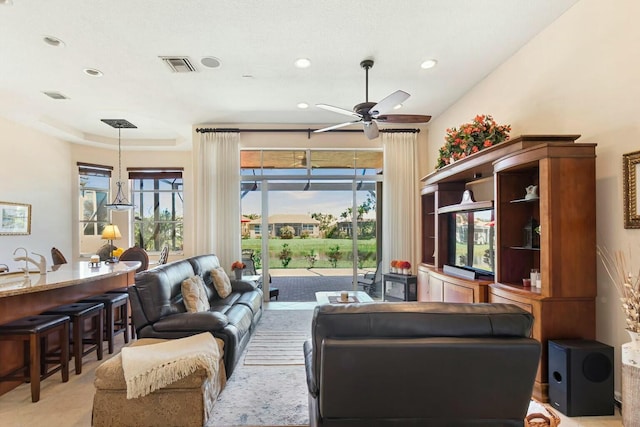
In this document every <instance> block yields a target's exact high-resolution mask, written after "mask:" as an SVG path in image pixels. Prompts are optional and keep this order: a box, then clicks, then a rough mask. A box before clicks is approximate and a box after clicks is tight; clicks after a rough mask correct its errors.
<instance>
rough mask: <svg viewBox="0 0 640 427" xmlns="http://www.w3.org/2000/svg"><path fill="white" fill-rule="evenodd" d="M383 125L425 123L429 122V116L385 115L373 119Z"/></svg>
mask: <svg viewBox="0 0 640 427" xmlns="http://www.w3.org/2000/svg"><path fill="white" fill-rule="evenodd" d="M375 119H376V120H377V121H379V122H383V123H427V122H428V121H429V120H431V116H422V115H420V114H386V115H384V116H378V117H376V118H375Z"/></svg>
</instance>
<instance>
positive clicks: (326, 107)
mask: <svg viewBox="0 0 640 427" xmlns="http://www.w3.org/2000/svg"><path fill="white" fill-rule="evenodd" d="M316 107H318V108H322V109H323V110H327V111H333V112H334V113H338V114H344V115H346V116H352V117H358V118H361V117H362V116H361V115H360V114H358V113H355V112H353V111H351V110H345V109H344V108H340V107H334V106H333V105H327V104H316Z"/></svg>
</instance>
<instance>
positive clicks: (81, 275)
mask: <svg viewBox="0 0 640 427" xmlns="http://www.w3.org/2000/svg"><path fill="white" fill-rule="evenodd" d="M56 267H57V269H56V270H55V271H49V272H47V273H46V274H44V275H41V274H39V273H38V272H30V273H29V277H28V278H27V277H24V273H22V272H19V273H10V274H3V275H0V324H2V323H6V322H10V321H12V320H16V319H19V318H21V317H25V316H32V315H35V314H40V313H42V312H43V311H46V310H49V309H51V308H54V307H58V306H60V305H64V304H71V303H74V302H77V301H79V300H81V299H83V298H87V297H89V296H92V295H98V294H102V293H104V292H107V291H109V290H112V289H117V288H123V287H126V286H129V285H132V284H134V278H135V273H136V269H137V268H138V267H140V262H139V261H120V262H118V263H114V264H104V263H101V264H100V266H99V267H96V268H92V267H90V266H89V263H88V262H87V261H82V262H75V263H69V264H62V265H60V266H56ZM86 357H91V356H86ZM94 357H95V356H94ZM22 362H23V349H22V346H21V345H19V344H18V343H14V342H6V341H4V342H0V375H4V374H6V373H8V372H11V370H13V369H15V368H16V367H19V366H21V364H22ZM19 384H20V383H19V382H15V383H13V382H2V383H0V395H2V394H4V393H6V392H7V391H9V390H11V389H13V388H15V387H17V386H18V385H19Z"/></svg>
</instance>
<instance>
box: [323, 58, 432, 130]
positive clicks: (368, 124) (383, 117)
mask: <svg viewBox="0 0 640 427" xmlns="http://www.w3.org/2000/svg"><path fill="white" fill-rule="evenodd" d="M360 66H361V67H362V68H364V70H365V75H366V81H365V99H366V100H365V102H362V103H360V104H358V105H356V106H355V107H353V111H349V110H346V109H344V108H340V107H334V106H332V105H327V104H316V107H319V108H322V109H323V110H327V111H333V112H334V113H338V114H345V115H347V116H351V117H355V118H356V119H357V120H352V121H350V122H345V123H340V124H337V125H333V126H329V127H326V128H322V129H317V130H314V132H316V133H318V132H326V131H328V130H333V129H338V128H341V127H344V126H349V125H352V124H355V123H360V122H362V124H363V125H364V134H365V136H366V137H367V138H368V139H374V138H377V137H378V125H377V123H427V122H428V121H429V120H431V116H422V115H419V114H385V113H386V112H387V111H391V110H393V109H394V108H395V106H396V105H400V104H402V103H403V102H404V101H406V100H407V99H408V98H409V96H411V95H409V94H408V93H407V92H404V91H401V90H397V91H395V92H393V93H392V94H391V95H389V96H387V97H386V98H384V99H383V100H382V101H380V102H378V103H376V102H369V69H370V68H371V67H373V60H371V59H365V60H364V61H362V62H361V63H360Z"/></svg>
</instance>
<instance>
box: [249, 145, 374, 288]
mask: <svg viewBox="0 0 640 427" xmlns="http://www.w3.org/2000/svg"><path fill="white" fill-rule="evenodd" d="M258 153H259V154H258ZM362 153H375V154H374V155H373V156H369V157H368V156H367V155H364V154H362ZM276 154H277V155H276ZM381 154H382V153H380V152H357V151H356V152H354V151H340V152H334V151H332V152H315V151H311V150H305V151H278V152H275V153H274V152H272V151H260V152H255V151H251V152H249V153H246V152H243V160H245V161H243V171H242V178H243V181H242V186H241V191H242V214H243V216H242V218H241V221H242V248H243V251H244V253H245V254H252V256H253V257H254V258H255V257H258V258H259V260H258V261H257V262H255V264H256V265H257V266H259V267H260V269H261V270H262V271H261V273H262V274H264V277H272V279H274V278H277V277H292V276H293V277H299V278H300V280H301V281H304V280H303V279H304V277H307V278H308V279H307V281H308V282H315V283H317V284H318V286H321V284H322V283H324V286H326V287H327V289H317V286H315V287H314V289H312V290H311V289H307V292H306V294H305V292H301V291H300V292H297V294H296V298H307V300H313V299H314V298H315V297H314V294H313V292H314V291H318V290H325V291H338V290H357V276H358V274H364V273H365V272H367V271H375V267H376V265H377V260H378V259H379V252H380V251H379V248H380V242H379V239H378V237H379V235H380V233H379V232H378V229H379V226H378V224H379V214H378V212H379V209H378V207H379V203H378V199H377V195H378V194H379V188H380V185H381V178H382V177H381V174H380V172H381V170H380V169H379V168H370V169H367V168H360V169H357V168H356V162H357V159H358V158H359V157H360V156H363V157H365V158H371V157H373V158H377V159H379V163H380V164H381ZM245 157H246V158H245ZM270 157H272V158H273V159H278V160H279V164H280V166H286V167H280V168H278V167H275V165H272V166H271V167H270V168H267V167H265V163H268V162H265V158H266V159H267V160H268V159H269V158H270ZM283 157H284V158H286V159H288V160H287V162H286V164H283V161H282V159H283ZM256 158H260V165H259V166H260V167H258V165H256V164H255V163H252V162H251V161H250V160H251V159H253V160H254V162H255V160H256ZM329 158H331V159H332V160H331V161H332V162H333V163H336V162H337V161H338V160H341V161H342V165H344V164H345V163H349V164H351V166H352V167H344V166H342V167H336V166H334V167H328V162H329ZM345 158H346V159H349V162H345ZM305 159H311V160H312V161H311V162H308V161H306V160H305ZM314 160H315V161H316V162H317V163H315V164H316V165H318V164H322V163H323V160H324V163H326V165H327V167H311V165H312V164H314V163H313V161H314ZM247 166H249V168H247ZM251 166H255V167H251ZM318 277H322V278H324V279H323V280H315V281H314V280H312V279H311V278H314V279H317V278H318ZM274 280H275V279H274ZM282 280H284V279H282ZM301 283H302V282H301Z"/></svg>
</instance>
